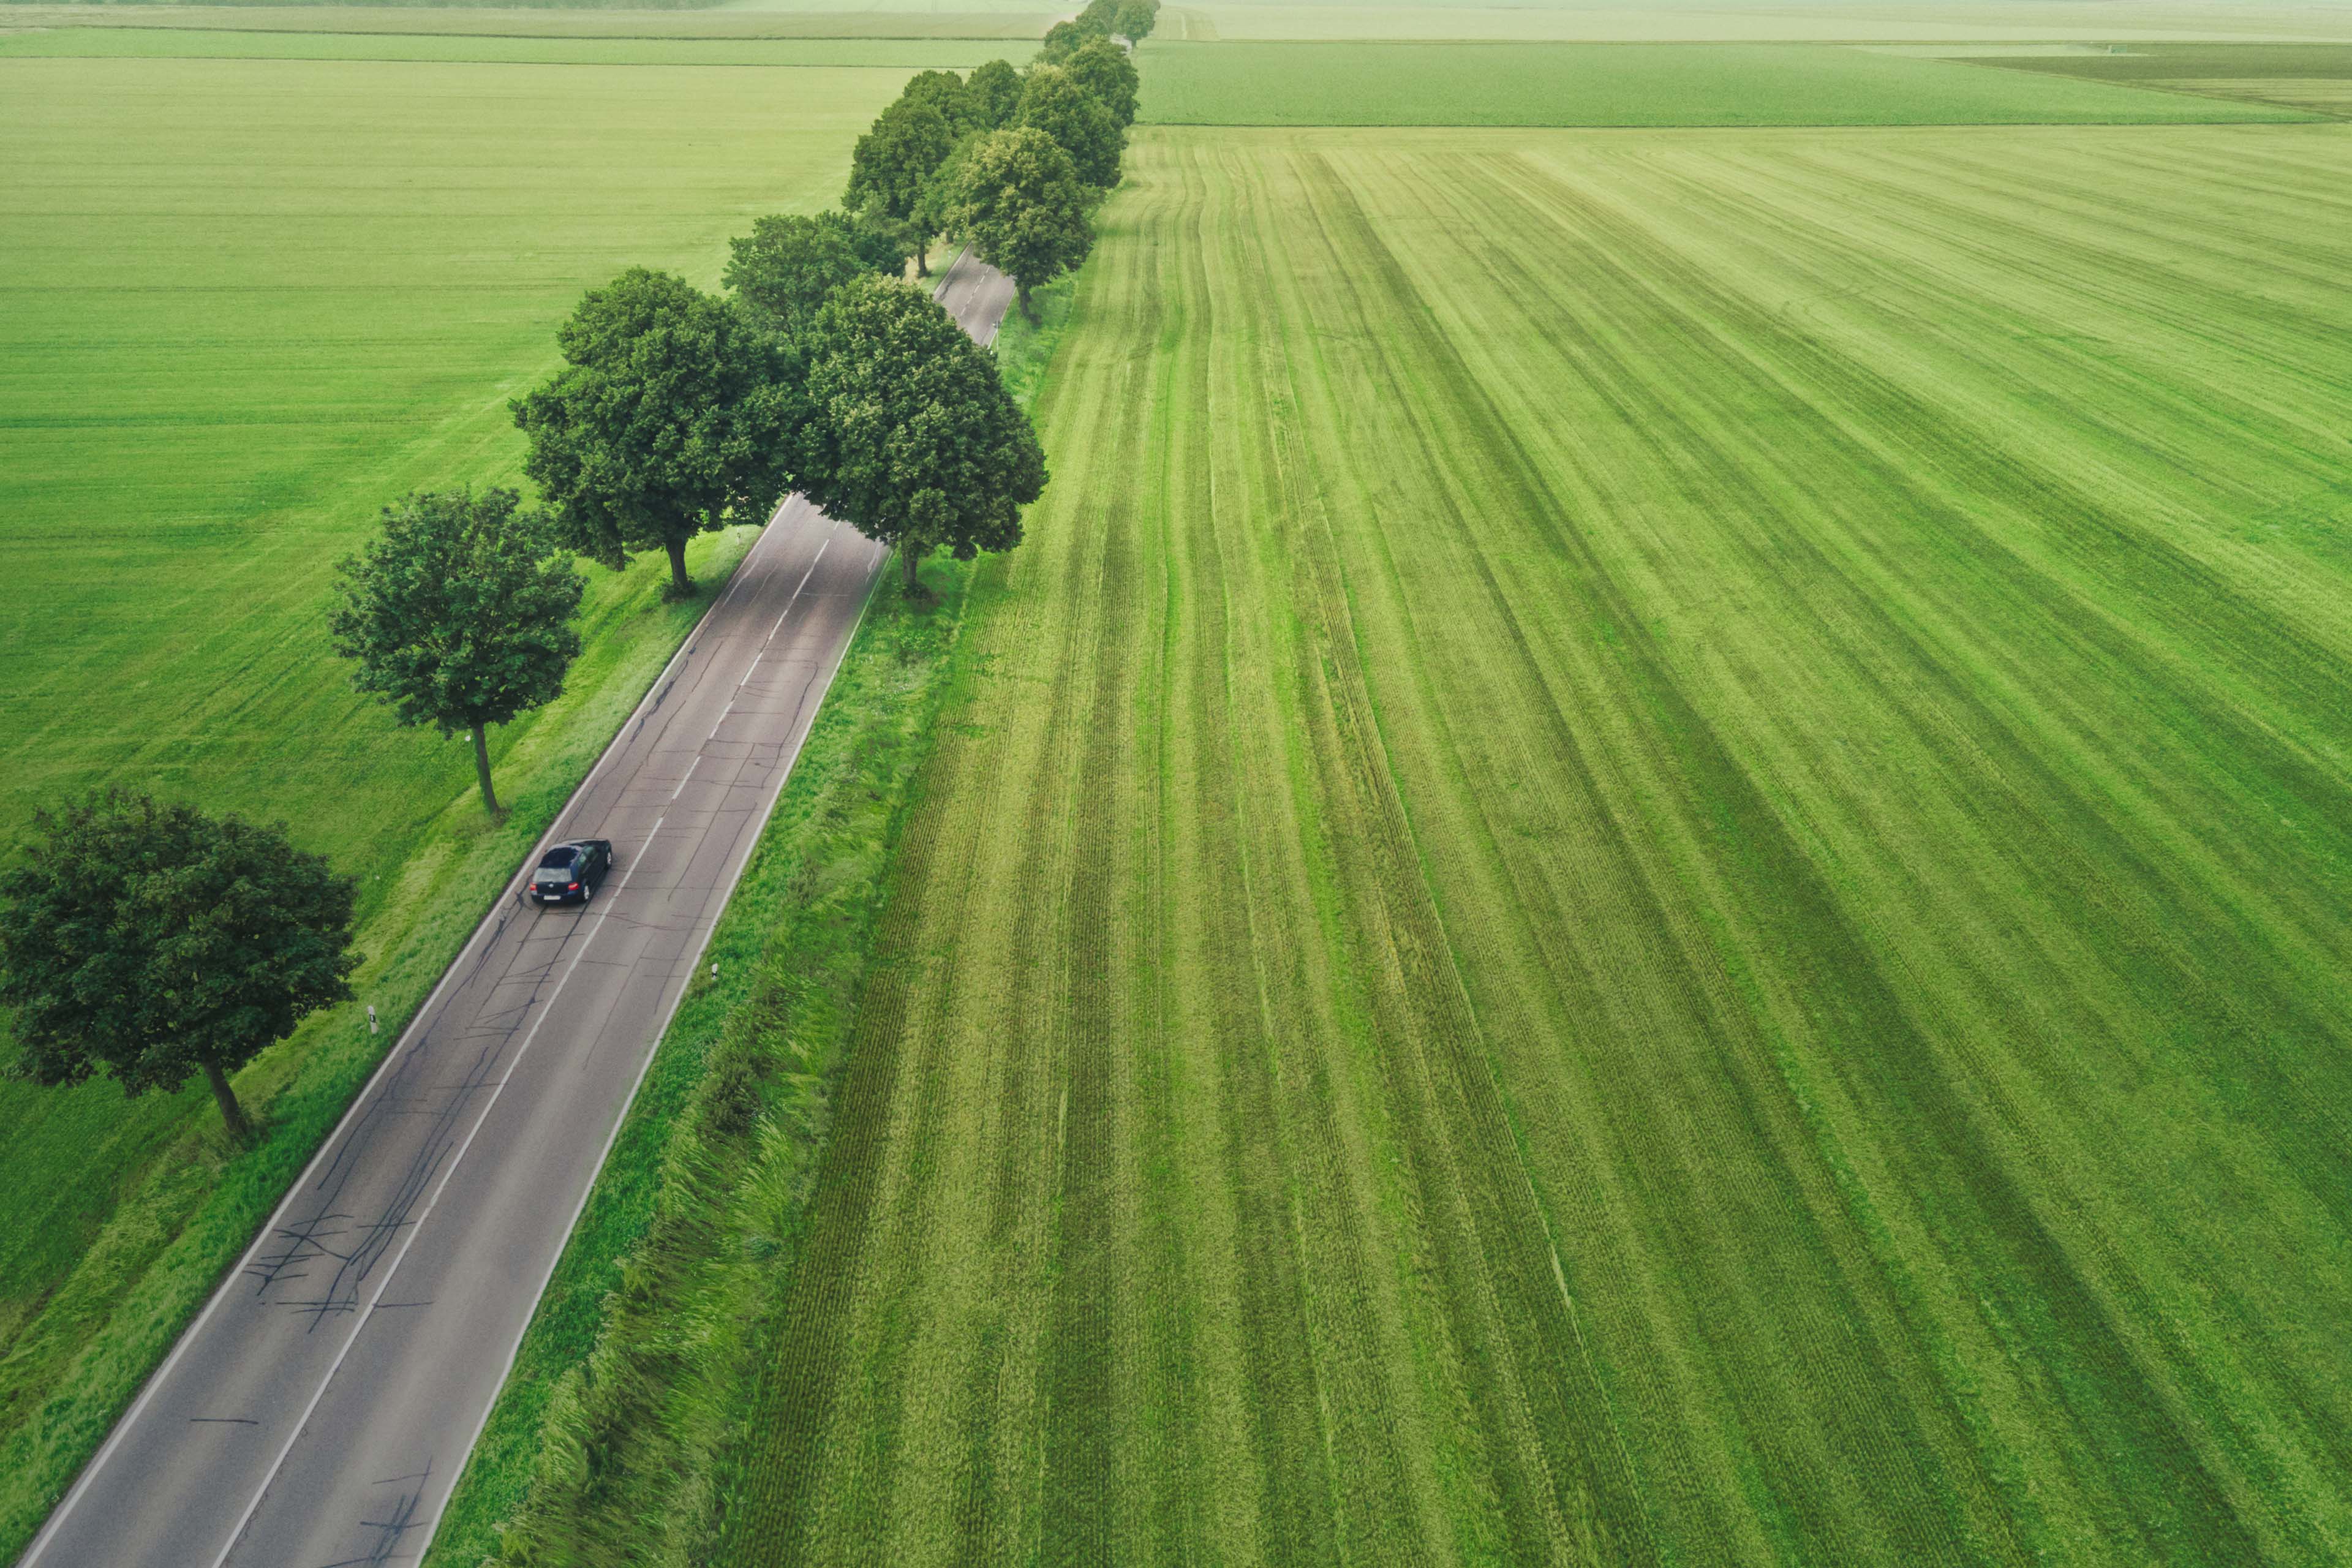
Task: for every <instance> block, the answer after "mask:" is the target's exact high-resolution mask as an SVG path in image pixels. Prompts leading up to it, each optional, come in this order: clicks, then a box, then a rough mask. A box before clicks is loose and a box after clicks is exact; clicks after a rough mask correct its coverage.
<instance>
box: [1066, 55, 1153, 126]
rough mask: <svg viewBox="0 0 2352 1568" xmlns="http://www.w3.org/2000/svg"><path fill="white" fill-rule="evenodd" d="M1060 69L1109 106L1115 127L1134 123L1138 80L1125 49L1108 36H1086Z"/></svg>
mask: <svg viewBox="0 0 2352 1568" xmlns="http://www.w3.org/2000/svg"><path fill="white" fill-rule="evenodd" d="M1062 69H1064V70H1066V71H1067V72H1069V73H1070V77H1071V79H1073V80H1074V81H1076V83H1077V84H1078V85H1079V86H1080V87H1083V88H1085V89H1087V91H1088V92H1090V93H1093V94H1094V95H1095V97H1096V98H1097V99H1098V100H1100V101H1101V103H1102V106H1103V107H1104V108H1105V109H1108V110H1110V117H1111V120H1112V121H1113V122H1114V123H1115V124H1116V125H1118V128H1119V130H1121V131H1125V130H1126V129H1127V128H1128V127H1129V126H1130V125H1132V124H1134V123H1135V102H1136V97H1137V94H1138V93H1139V91H1140V90H1141V85H1142V84H1141V82H1140V81H1139V79H1138V78H1137V76H1136V74H1135V62H1134V61H1133V60H1131V59H1129V58H1127V51H1126V50H1125V49H1122V48H1120V47H1118V45H1117V44H1114V43H1112V42H1111V41H1110V40H1109V39H1108V38H1088V39H1087V41H1086V42H1085V43H1083V44H1081V45H1079V46H1078V47H1077V48H1076V50H1074V51H1072V53H1071V55H1070V58H1067V59H1066V60H1064V61H1063V62H1062Z"/></svg>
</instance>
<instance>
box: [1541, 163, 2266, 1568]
mask: <svg viewBox="0 0 2352 1568" xmlns="http://www.w3.org/2000/svg"><path fill="white" fill-rule="evenodd" d="M1580 216H1581V217H1583V218H1584V219H1585V221H1587V222H1590V223H1593V224H1595V225H1597V226H1600V227H1601V232H1603V233H1605V234H1607V235H1608V237H1609V239H1610V241H1611V248H1610V251H1609V255H1610V256H1612V257H1614V258H1626V260H1625V261H1620V262H1617V263H1614V264H1617V265H1623V264H1626V261H1630V258H1632V257H1633V256H1636V255H1642V254H1643V252H1645V251H1648V252H1650V254H1647V255H1643V261H1644V264H1645V275H1647V276H1649V277H1652V278H1656V277H1673V276H1675V273H1676V271H1677V269H1678V264H1677V263H1675V261H1674V260H1673V258H1669V257H1666V256H1664V255H1663V254H1660V253H1656V252H1654V247H1648V246H1646V245H1645V244H1644V243H1643V239H1642V237H1640V235H1639V234H1638V232H1637V231H1634V230H1633V229H1631V228H1630V227H1627V226H1624V225H1623V224H1622V223H1620V222H1616V221H1604V220H1602V219H1601V216H1600V215H1599V214H1598V213H1597V212H1594V211H1593V210H1592V209H1591V207H1590V205H1586V206H1585V207H1584V208H1583V209H1582V210H1581V211H1580ZM1649 264H1655V266H1656V268H1658V269H1659V270H1656V271H1648V270H1647V268H1648V266H1649ZM1687 281H1688V283H1689V285H1690V287H1691V288H1692V289H1700V288H1702V287H1703V286H1704V285H1703V284H1702V283H1701V282H1700V281H1699V280H1698V279H1688V280H1687ZM1725 308H1726V309H1729V306H1728V305H1726V307H1725ZM1759 805H1760V803H1759ZM1774 837H1778V835H1777V834H1776V835H1775V836H1774ZM1765 842H1766V843H1767V844H1768V845H1770V844H1771V841H1770V840H1766V841H1765ZM1771 847H1772V851H1773V853H1775V854H1776V855H1777V854H1780V853H1783V852H1784V851H1781V850H1780V848H1779V847H1778V846H1777V845H1772V846H1771ZM1837 930H1838V927H1837V926H1836V925H1835V924H1831V925H1827V926H1824V927H1822V934H1823V935H1834V934H1835V933H1836V932H1837ZM1843 940H1846V941H1851V940H1852V939H1851V938H1850V937H1847V938H1844V939H1843ZM1853 967H1854V966H1853V965H1852V964H1851V963H1841V964H1839V965H1838V968H1839V969H1840V970H1841V971H1848V970H1850V969H1852V968H1853ZM1851 1005H1858V1006H1860V1007H1862V1008H1865V1009H1868V1010H1870V1011H1873V1012H1880V1013H1883V1014H1885V1015H1887V1016H1895V1009H1894V1007H1893V1005H1892V1001H1891V998H1889V999H1887V1000H1886V1001H1885V1002H1881V1001H1876V1000H1872V999H1868V997H1867V994H1866V993H1864V994H1853V995H1851ZM1879 1037H1880V1038H1882V1039H1884V1038H1885V1036H1884V1035H1883V1034H1882V1035H1880V1036H1879ZM1895 1059H1896V1058H1893V1057H1890V1056H1885V1055H1882V1056H1880V1057H1878V1058H1874V1060H1875V1061H1877V1062H1881V1063H1885V1064H1886V1065H1888V1066H1892V1065H1893V1063H1894V1060H1895ZM1919 1069H1926V1070H1919ZM1875 1088H1876V1089H1877V1091H1878V1092H1880V1093H1887V1092H1890V1091H1892V1092H1896V1093H1900V1094H1904V1095H1906V1096H1907V1095H1911V1094H1917V1093H1922V1092H1924V1093H1927V1094H1931V1095H1941V1094H1945V1093H1948V1089H1946V1088H1945V1087H1944V1086H1943V1084H1942V1082H1941V1079H1940V1078H1939V1077H1938V1075H1937V1074H1936V1073H1935V1072H1934V1071H1933V1069H1932V1068H1930V1067H1929V1064H1928V1063H1927V1061H1926V1060H1925V1059H1924V1057H1923V1058H1920V1059H1918V1060H1917V1062H1916V1068H1915V1071H1914V1073H1913V1075H1912V1076H1911V1077H1910V1079H1909V1080H1908V1081H1907V1083H1906V1084H1905V1085H1904V1087H1903V1088H1902V1089H1896V1088H1895V1082H1894V1081H1893V1080H1890V1081H1888V1082H1885V1083H1883V1084H1881V1085H1878V1086H1875ZM1897 1103H1901V1101H1899V1100H1898V1101H1897ZM1930 1124H1931V1125H1933V1126H1936V1127H1937V1128H1938V1129H1940V1130H1941V1131H1942V1132H1943V1134H1944V1136H1943V1139H1942V1140H1941V1142H1943V1145H1944V1146H1943V1149H1942V1150H1941V1151H1940V1160H1939V1163H1941V1164H1943V1165H1944V1166H1945V1168H1946V1170H1947V1171H1948V1174H1947V1175H1946V1176H1945V1178H1944V1180H1942V1181H1939V1182H1937V1183H1936V1184H1935V1185H1936V1186H1938V1187H1942V1188H1945V1189H1947V1190H1948V1191H1952V1193H1953V1195H1955V1196H1958V1194H1959V1193H1961V1192H1966V1193H1967V1194H1969V1201H1972V1202H1974V1203H1976V1204H1978V1205H1982V1206H1983V1211H1984V1213H1985V1216H1986V1218H1987V1220H1988V1221H1989V1222H1990V1224H1989V1225H1988V1226H1987V1231H1988V1234H1990V1235H1991V1236H1995V1237H2000V1238H2001V1239H2002V1245H2004V1246H2005V1247H2009V1248H2011V1258H2012V1264H2011V1267H2012V1268H2016V1267H2020V1266H2021V1267H2022V1268H2024V1270H2025V1271H2026V1272H2027V1273H2028V1275H2029V1276H2030V1277H2032V1279H2034V1280H2035V1283H2036V1285H2037V1286H2038V1289H2036V1291H2035V1293H2034V1298H2033V1300H2034V1302H2035V1305H2034V1306H2032V1308H2028V1307H2027V1306H2026V1303H2025V1300H2023V1299H2022V1298H2019V1299H2017V1300H2015V1302H2014V1305H2013V1306H2012V1308H2011V1312H2012V1314H2014V1313H2017V1312H2025V1313H2027V1314H2028V1315H2029V1316H2032V1317H2039V1316H2040V1315H2041V1313H2042V1310H2044V1309H2045V1308H2046V1309H2047V1310H2049V1311H2050V1312H2051V1313H2052V1315H2053V1317H2054V1318H2055V1320H2056V1321H2057V1322H2058V1323H2061V1324H2063V1325H2066V1326H2067V1328H2068V1330H2069V1331H2071V1332H2072V1333H2074V1334H2076V1335H2078V1336H2080V1337H2079V1339H2077V1340H2076V1341H2075V1342H2074V1345H2073V1349H2074V1353H2076V1354H2077V1355H2080V1356H2081V1357H2082V1358H2083V1360H2082V1362H2081V1363H2077V1364H2075V1365H2074V1366H2071V1367H2065V1366H2062V1367H2053V1372H2056V1373H2058V1375H2059V1376H2060V1377H2061V1378H2062V1379H2063V1380H2064V1381H2065V1384H2066V1386H2067V1387H2068V1389H2069V1391H2070V1392H2069V1394H2067V1395H2066V1397H2067V1399H2068V1402H2069V1404H2070V1405H2072V1406H2074V1408H2075V1410H2076V1413H2077V1415H2078V1418H2082V1419H2084V1420H2086V1421H2090V1422H2093V1423H2095V1424H2105V1423H2110V1422H2113V1423H2119V1424H2120V1425H2121V1426H2122V1427H2123V1428H2124V1429H2126V1430H2129V1431H2131V1432H2132V1433H2133V1435H2134V1436H2133V1443H2132V1447H2133V1449H2134V1451H2136V1452H2142V1453H2149V1454H2152V1455H2154V1456H2162V1462H2163V1463H2165V1464H2166V1466H2167V1467H2168V1476H2167V1479H2166V1481H2165V1482H2161V1483H2157V1484H2155V1485H2153V1486H2151V1488H2150V1489H2149V1490H2148V1491H2147V1492H2146V1493H2144V1494H2142V1495H2141V1497H2140V1500H2139V1501H2138V1502H2137V1505H2136V1506H2135V1510H2134V1511H2133V1513H2132V1514H2131V1515H2130V1518H2132V1519H2133V1520H2134V1521H2137V1522H2138V1523H2139V1525H2140V1528H2142V1529H2143V1530H2144V1531H2149V1532H2150V1534H2149V1537H2148V1539H2149V1540H2150V1542H2151V1543H2152V1544H2153V1543H2155V1542H2160V1541H2163V1540H2166V1539H2223V1540H2226V1539H2229V1538H2230V1537H2231V1534H2232V1533H2233V1532H2234V1533H2235V1534H2236V1535H2237V1538H2238V1539H2239V1540H2241V1541H2242V1542H2245V1543H2246V1544H2247V1545H2248V1546H2249V1547H2251V1542H2250V1541H2248V1540H2247V1538H2245V1537H2244V1535H2243V1533H2242V1531H2243V1526H2242V1523H2241V1522H2240V1521H2237V1519H2236V1518H2235V1516H2234V1514H2233V1513H2231V1510H2229V1508H2228V1505H2227V1504H2226V1503H2225V1502H2224V1501H2223V1500H2222V1497H2221V1491H2220V1489H2219V1488H2218V1486H2217V1484H2216V1482H2215V1481H2214V1479H2213V1478H2212V1477H2211V1476H2210V1474H2209V1473H2208V1472H2207V1471H2206V1469H2205V1468H2204V1467H2203V1465H2202V1464H2200V1462H2199V1460H2198V1458H2196V1456H2195V1454H2194V1452H2193V1450H2191V1449H2190V1448H2189V1447H2187V1446H2186V1445H2184V1444H2182V1443H2181V1442H2180V1441H2179V1438H2178V1437H2177V1436H2175V1434H2174V1433H2173V1432H2172V1431H2171V1430H2170V1429H2169V1428H2168V1427H2167V1426H2161V1425H2157V1424H2155V1421H2156V1418H2155V1416H2154V1415H2153V1413H2154V1412H2156V1411H2158V1410H2160V1409H2161V1408H2162V1402H2161V1401H2160V1400H2158V1399H2156V1398H2154V1397H2152V1396H2151V1394H2147V1393H2141V1394H2129V1393H2126V1394H2121V1395H2120V1396H2110V1397H2107V1398H2104V1399H2098V1400H2096V1401H2095V1402H2094V1401H2091V1400H2088V1399H2086V1398H2085V1397H2084V1396H2085V1395H2086V1394H2089V1393H2090V1391H2091V1390H2093V1389H2102V1390H2113V1389H2118V1388H2122V1389H2129V1388H2131V1387H2132V1386H2133V1384H2144V1374H2143V1373H2141V1372H2140V1371H2139V1370H2138V1369H2137V1367H2136V1366H2135V1365H2134V1363H2133V1362H2132V1361H2131V1359H2130V1352H2128V1351H2127V1350H2126V1347H2125V1345H2124V1344H2123V1342H2121V1341H2120V1340H2119V1339H2118V1338H2117V1337H2116V1331H2115V1326H2114V1322H2113V1320H2112V1319H2111V1318H2110V1317H2109V1316H2108V1315H2107V1313H2106V1311H2105V1308H2104V1307H2103V1306H2102V1305H2100V1304H2099V1303H2098V1301H2097V1300H2096V1299H2095V1298H2094V1297H2093V1296H2092V1295H2091V1294H2090V1293H2089V1291H2088V1290H2087V1289H2086V1287H2085V1286H2084V1284H2083V1283H2082V1281H2081V1280H2080V1279H2079V1277H2078V1276H2076V1275H2075V1274H2074V1271H2073V1270H2072V1268H2069V1267H2068V1266H2067V1265H2066V1264H2065V1263H2064V1262H2063V1249H2062V1248H2061V1247H2058V1246H2057V1245H2056V1244H2055V1242H2054V1240H2053V1238H2052V1237H2050V1236H2049V1234H2048V1233H2047V1232H2046V1230H2044V1229H2043V1227H2042V1225H2041V1223H2040V1222H2039V1220H2038V1219H2037V1218H2035V1217H2034V1216H2033V1215H2032V1211H2031V1209H2030V1207H2029V1206H2028V1205H2025V1204H2024V1203H2023V1202H2022V1200H2021V1198H2020V1197H2019V1196H2018V1195H2017V1194H2016V1191H2015V1188H2014V1186H2013V1184H2011V1181H2010V1179H2009V1178H2007V1177H2006V1176H2005V1175H2004V1174H2003V1173H2002V1172H2001V1163H2000V1160H1999V1159H1998V1157H1997V1156H1995V1155H1992V1154H1991V1153H1990V1151H1987V1150H1985V1149H1984V1148H1983V1147H1982V1146H1981V1144H1980V1142H1979V1139H1980V1136H1981V1135H1980V1134H1979V1133H1977V1132H1976V1131H1973V1130H1972V1128H1971V1127H1970V1125H1969V1119H1968V1118H1967V1116H1966V1113H1964V1112H1958V1108H1957V1107H1955V1108H1954V1114H1953V1115H1951V1116H1948V1117H1947V1116H1937V1117H1935V1118H1933V1119H1932V1121H1931V1123H1930ZM2015 1321H2021V1320H2015ZM2048 1349H2049V1346H2048V1344H2047V1342H2045V1353H2047V1350H2048ZM2151 1510H2153V1511H2151ZM2167 1520H2169V1521H2178V1522H2158V1521H2167Z"/></svg>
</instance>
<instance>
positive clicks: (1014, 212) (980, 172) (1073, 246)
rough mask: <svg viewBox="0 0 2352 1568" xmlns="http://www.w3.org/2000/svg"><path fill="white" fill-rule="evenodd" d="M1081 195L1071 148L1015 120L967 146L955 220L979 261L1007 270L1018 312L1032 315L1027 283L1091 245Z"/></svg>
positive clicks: (1061, 267) (1084, 194) (1078, 258)
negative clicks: (1012, 125) (1017, 295)
mask: <svg viewBox="0 0 2352 1568" xmlns="http://www.w3.org/2000/svg"><path fill="white" fill-rule="evenodd" d="M1088 197H1089V193H1088V191H1087V187H1086V186H1085V185H1084V184H1081V183H1080V182H1079V180H1078V176H1077V171H1076V167H1075V166H1074V165H1073V164H1072V163H1071V162H1070V155H1069V154H1068V153H1065V152H1064V151H1062V149H1061V147H1060V145H1059V144H1058V143H1057V142H1055V141H1054V139H1053V138H1052V137H1050V136H1048V135H1046V134H1045V132H1042V131H1038V130H1034V129H1032V128H1030V127H1026V126H1021V127H1015V128H1014V129H1013V130H1011V131H1000V132H996V134H994V135H993V136H990V137H987V138H985V139H983V140H982V142H980V143H979V145H977V146H975V147H974V148H973V149H972V152H971V158H970V159H969V160H967V161H966V163H965V164H964V171H963V182H962V184H961V193H960V200H959V201H958V204H957V206H956V210H955V215H954V226H955V228H956V230H957V232H958V233H961V234H963V235H965V236H968V237H970V238H971V246H972V249H973V250H974V251H976V252H978V253H979V256H980V258H981V259H982V261H985V262H987V263H988V264H989V265H990V266H992V267H995V268H1001V269H1002V270H1003V271H1004V272H1006V273H1009V274H1010V275H1011V276H1012V279H1013V284H1014V285H1015V287H1016V288H1017V289H1018V290H1019V293H1020V300H1021V313H1022V314H1023V315H1024V316H1026V317H1028V318H1029V319H1030V320H1031V321H1035V320H1036V319H1037V311H1036V308H1035V306H1034V304H1033V303H1032V302H1031V300H1030V290H1032V289H1035V288H1036V287H1037V286H1038V285H1039V284H1042V283H1049V282H1051V281H1052V280H1053V279H1056V278H1058V277H1060V276H1061V275H1062V274H1063V273H1065V272H1067V271H1070V270H1071V269H1072V268H1076V266H1077V265H1078V264H1079V263H1080V262H1082V261H1084V260H1085V259H1086V258H1087V251H1088V250H1089V249H1091V248H1092V247H1093V246H1094V230H1093V228H1092V226H1090V225H1089V224H1088V223H1087V203H1088Z"/></svg>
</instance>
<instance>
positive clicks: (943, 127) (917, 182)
mask: <svg viewBox="0 0 2352 1568" xmlns="http://www.w3.org/2000/svg"><path fill="white" fill-rule="evenodd" d="M954 150H955V131H954V128H953V127H952V126H950V124H949V123H948V119H947V116H946V115H944V114H941V113H940V111H939V109H938V107H937V106H936V105H934V104H929V103H924V102H921V101H910V100H907V99H904V98H901V99H899V100H898V101H897V102H895V103H893V104H891V105H890V107H888V108H887V109H885V110H883V111H882V112H881V114H880V115H879V116H878V117H877V119H876V120H875V121H874V129H872V130H871V131H868V132H866V134H865V135H863V136H861V137H859V138H858V139H857V145H856V147H855V148H853V149H852V150H851V152H850V155H849V189H848V191H847V193H846V194H845V195H844V197H843V202H844V204H845V205H847V206H848V207H850V208H851V209H852V210H854V211H856V212H861V213H866V214H870V215H872V216H877V217H882V218H888V219H891V220H893V221H895V222H898V223H901V224H906V225H908V226H917V219H918V215H919V211H920V208H921V205H922V199H923V192H924V189H925V187H926V186H927V185H928V184H929V181H930V178H931V176H932V175H933V174H936V173H937V172H938V171H939V167H940V164H942V163H946V162H947V161H948V154H949V153H951V152H953V151H954ZM930 241H931V236H930V234H929V232H924V231H920V230H919V228H918V232H916V234H915V245H914V247H913V249H914V254H915V271H916V273H917V274H918V275H919V276H921V277H929V275H930V258H929V250H930Z"/></svg>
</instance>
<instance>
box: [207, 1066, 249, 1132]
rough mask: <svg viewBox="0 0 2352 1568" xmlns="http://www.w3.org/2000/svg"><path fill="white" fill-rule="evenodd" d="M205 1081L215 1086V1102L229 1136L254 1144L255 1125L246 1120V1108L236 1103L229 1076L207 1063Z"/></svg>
mask: <svg viewBox="0 0 2352 1568" xmlns="http://www.w3.org/2000/svg"><path fill="white" fill-rule="evenodd" d="M205 1080H206V1081H207V1082H209V1083H210V1084H211V1085H212V1086H213V1100H214V1103H215V1104H217V1105H218V1106H219V1107H220V1113H221V1120H222V1121H225V1122H226V1123H227V1124H228V1135H229V1136H230V1137H231V1138H233V1139H235V1140H236V1142H239V1143H250V1142H253V1124H252V1123H251V1122H249V1121H247V1120H246V1119H245V1107H243V1106H241V1105H239V1104H238V1103H237V1102H236V1090H235V1089H231V1088H229V1086H228V1074H226V1073H225V1072H223V1071H221V1069H220V1068H218V1067H217V1066H215V1064H213V1063H211V1062H206V1063H205Z"/></svg>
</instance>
